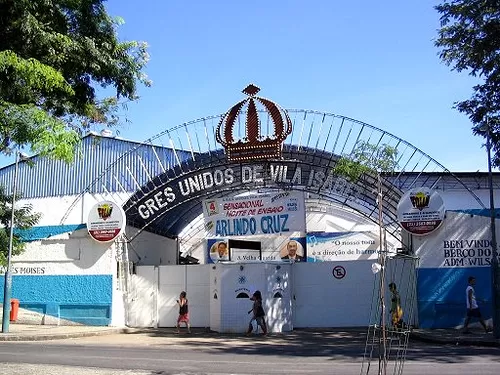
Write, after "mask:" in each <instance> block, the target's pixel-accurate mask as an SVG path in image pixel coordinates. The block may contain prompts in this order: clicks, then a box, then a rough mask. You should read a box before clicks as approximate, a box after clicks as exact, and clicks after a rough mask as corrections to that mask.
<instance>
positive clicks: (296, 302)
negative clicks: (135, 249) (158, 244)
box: [129, 260, 409, 333]
mask: <svg viewBox="0 0 500 375" xmlns="http://www.w3.org/2000/svg"><path fill="white" fill-rule="evenodd" d="M372 263H373V261H368V260H363V261H359V260H357V261H345V262H342V263H337V262H322V263H309V264H308V263H295V264H277V263H267V264H266V263H244V264H222V263H219V264H217V265H191V266H161V267H159V268H158V270H159V271H158V274H155V271H154V270H155V269H156V268H154V267H150V266H138V267H137V275H134V278H133V281H134V284H135V285H134V288H133V290H134V294H133V303H132V304H131V306H130V309H131V310H130V312H131V313H130V315H129V316H130V317H131V319H129V325H131V326H134V327H154V326H160V327H173V326H174V325H175V322H176V319H177V314H178V306H177V305H176V303H175V300H176V299H177V298H178V294H179V293H180V291H182V290H185V291H186V292H187V295H188V299H189V304H190V318H191V323H192V325H193V327H210V328H211V329H212V330H214V331H218V332H234V333H243V332H245V330H246V328H247V326H248V322H249V320H250V317H251V316H250V315H249V314H248V310H250V309H251V307H252V301H250V300H249V299H245V298H236V296H237V295H238V294H239V293H241V292H246V293H248V294H249V295H251V294H252V293H253V291H255V290H257V289H259V290H261V292H262V294H263V297H264V307H265V310H266V313H267V316H266V318H267V322H268V324H269V328H270V331H272V332H283V331H288V330H291V329H293V328H306V327H311V328H312V327H356V326H357V327H363V326H367V325H369V324H370V309H371V304H372V302H373V297H374V295H373V293H374V283H375V282H376V278H375V276H374V275H373V273H372V271H371V264H372ZM339 264H341V265H342V267H344V269H345V271H346V272H345V277H343V278H341V279H336V278H335V277H334V276H333V273H332V271H333V268H334V267H336V266H338V265H339ZM278 265H279V266H280V267H281V268H280V270H277V268H276V266H278ZM240 266H243V267H244V269H243V270H240ZM399 267H401V266H399ZM395 269H396V270H395V271H391V272H390V273H389V275H390V276H389V277H391V275H392V276H394V277H396V276H397V278H396V279H395V280H391V281H396V282H397V283H399V284H400V285H401V292H402V295H403V293H407V292H406V291H407V289H406V288H407V286H406V284H405V283H404V281H402V279H401V278H400V276H399V275H400V268H397V267H396V268H395ZM277 272H278V273H279V276H280V278H279V281H278V278H277V276H278V273H277ZM401 274H402V273H401ZM388 282H389V279H388ZM156 288H158V299H157V300H155V299H154V297H151V295H152V293H154V292H155V290H156ZM279 288H282V289H284V291H285V292H284V293H283V294H284V298H282V299H274V298H272V297H273V294H274V291H276V290H277V289H279ZM287 289H289V290H290V292H289V294H287V292H286V290H287ZM407 294H409V292H408V293H407ZM215 295H217V299H215V298H214V296H215ZM156 311H158V314H156ZM155 316H156V318H155Z"/></svg>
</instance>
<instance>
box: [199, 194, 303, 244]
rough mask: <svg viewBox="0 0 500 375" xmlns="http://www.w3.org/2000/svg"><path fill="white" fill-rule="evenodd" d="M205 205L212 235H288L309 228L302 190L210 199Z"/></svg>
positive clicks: (204, 202)
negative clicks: (307, 226)
mask: <svg viewBox="0 0 500 375" xmlns="http://www.w3.org/2000/svg"><path fill="white" fill-rule="evenodd" d="M202 204H203V216H204V219H205V228H206V230H207V231H208V233H209V236H212V237H233V236H254V235H263V234H274V235H276V234H278V235H280V234H281V235H283V234H284V235H286V234H290V233H292V232H305V230H306V215H305V207H304V206H305V204H304V194H303V193H302V192H292V191H280V192H275V193H264V194H252V195H246V196H240V197H225V198H218V199H208V200H205V201H203V203H202Z"/></svg>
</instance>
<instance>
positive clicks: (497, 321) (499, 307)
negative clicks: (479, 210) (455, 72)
mask: <svg viewBox="0 0 500 375" xmlns="http://www.w3.org/2000/svg"><path fill="white" fill-rule="evenodd" d="M486 149H487V151H488V185H489V186H488V187H489V191H490V230H491V288H492V291H491V296H492V300H491V303H492V306H493V314H492V315H493V335H494V336H495V338H497V339H498V338H500V277H499V275H498V271H499V267H498V251H497V232H496V215H495V201H494V197H493V193H494V191H493V173H492V172H491V132H490V125H489V124H487V125H486Z"/></svg>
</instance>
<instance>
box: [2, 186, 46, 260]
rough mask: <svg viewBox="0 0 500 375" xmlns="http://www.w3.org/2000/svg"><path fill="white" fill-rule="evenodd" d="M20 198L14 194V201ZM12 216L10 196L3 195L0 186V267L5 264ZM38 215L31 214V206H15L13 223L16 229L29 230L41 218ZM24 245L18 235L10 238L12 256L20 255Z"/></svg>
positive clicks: (3, 192) (3, 190)
mask: <svg viewBox="0 0 500 375" xmlns="http://www.w3.org/2000/svg"><path fill="white" fill-rule="evenodd" d="M19 198H22V197H21V196H20V195H19V194H16V200H17V199H19ZM7 202H8V203H7ZM11 215H12V196H11V195H8V194H6V193H5V189H4V187H3V186H0V249H1V251H0V266H5V265H6V264H7V251H8V248H9V236H10V219H11V217H12V216H11ZM41 216H42V215H41V214H40V213H34V212H33V206H32V205H31V204H25V205H24V206H21V207H20V206H16V208H15V211H14V222H15V227H16V229H21V230H25V229H29V228H31V227H33V226H34V225H36V224H37V223H38V221H39V220H40V218H41ZM24 248H25V243H24V242H23V241H22V240H21V237H20V236H19V234H18V233H16V232H15V233H14V235H13V236H12V255H18V254H21V253H22V252H23V251H24Z"/></svg>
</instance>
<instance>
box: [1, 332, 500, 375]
mask: <svg viewBox="0 0 500 375" xmlns="http://www.w3.org/2000/svg"><path fill="white" fill-rule="evenodd" d="M301 339H302V341H301V342H298V341H297V340H296V339H294V338H293V337H292V338H291V337H289V336H282V337H270V338H260V337H252V338H246V337H236V336H228V337H219V338H217V337H216V338H214V337H196V336H188V335H181V336H174V337H172V335H170V336H162V335H150V334H142V333H141V334H128V335H123V334H122V335H109V336H100V337H87V338H78V339H68V340H56V341H44V342H4V343H2V344H1V345H0V366H1V367H2V369H1V371H0V373H2V374H4V375H21V374H22V375H29V374H39V373H44V374H53V375H63V374H64V375H67V374H73V375H125V374H128V375H167V374H168V375H174V374H179V375H180V374H182V375H188V374H189V375H191V374H206V375H208V374H213V375H215V374H280V375H282V374H306V375H308V374H311V375H315V374H342V375H350V374H356V375H359V374H360V370H361V364H362V362H363V353H364V347H365V338H364V337H363V336H362V335H352V334H351V335H346V336H345V337H342V336H340V337H336V338H335V340H332V339H331V337H327V336H322V335H321V333H318V334H314V333H313V334H311V335H309V336H307V337H302V338H301ZM407 358H408V359H407V361H406V363H405V367H404V374H409V375H411V374H415V375H416V374H419V375H420V374H426V375H431V374H439V375H448V374H449V375H451V374H453V375H455V374H467V375H469V374H471V373H480V374H483V375H490V374H491V375H493V374H495V375H497V374H498V373H500V349H498V348H479V347H462V346H454V345H451V346H440V345H429V344H422V343H416V342H413V343H410V349H409V350H408V356H407ZM376 366H377V361H372V369H371V371H370V374H376V373H377V371H376ZM388 373H389V372H388Z"/></svg>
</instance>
